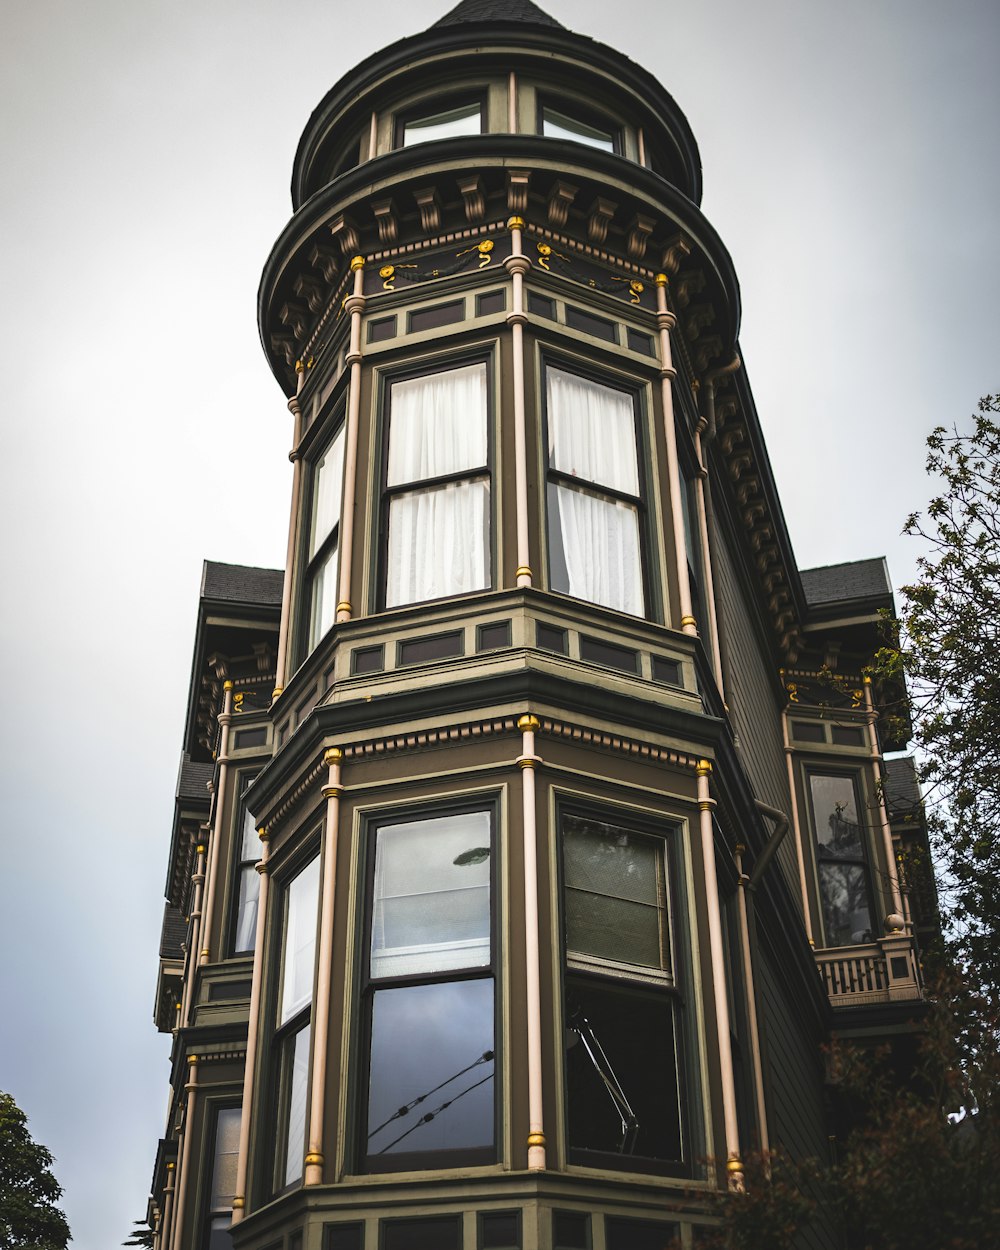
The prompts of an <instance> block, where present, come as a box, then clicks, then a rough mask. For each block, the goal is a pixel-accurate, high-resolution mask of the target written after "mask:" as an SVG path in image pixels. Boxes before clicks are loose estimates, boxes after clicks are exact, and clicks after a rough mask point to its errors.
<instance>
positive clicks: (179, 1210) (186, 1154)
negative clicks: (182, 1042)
mask: <svg viewBox="0 0 1000 1250" xmlns="http://www.w3.org/2000/svg"><path fill="white" fill-rule="evenodd" d="M184 1088H185V1089H186V1090H187V1106H186V1108H185V1110H184V1129H183V1132H182V1134H181V1142H180V1148H181V1157H180V1166H179V1167H178V1168H177V1177H176V1181H175V1184H176V1186H177V1198H176V1205H175V1206H174V1227H173V1234H172V1236H171V1238H170V1246H171V1250H185V1247H184V1246H183V1244H182V1242H181V1237H182V1236H183V1233H184V1205H185V1204H184V1199H185V1197H186V1195H187V1192H188V1190H189V1189H190V1188H191V1177H190V1176H189V1172H190V1164H191V1138H192V1137H193V1136H194V1131H193V1130H194V1108H195V1099H196V1097H197V1094H198V1056H197V1055H188V1079H187V1084H186V1085H185V1086H184Z"/></svg>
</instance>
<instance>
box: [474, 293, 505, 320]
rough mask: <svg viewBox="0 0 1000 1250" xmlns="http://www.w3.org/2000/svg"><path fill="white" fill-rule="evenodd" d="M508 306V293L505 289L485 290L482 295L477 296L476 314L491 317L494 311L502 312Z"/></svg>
mask: <svg viewBox="0 0 1000 1250" xmlns="http://www.w3.org/2000/svg"><path fill="white" fill-rule="evenodd" d="M506 307H507V293H506V292H505V291H484V292H483V294H482V295H477V296H476V316H477V317H489V316H491V315H492V314H493V313H500V312H503V310H504V309H505V308H506Z"/></svg>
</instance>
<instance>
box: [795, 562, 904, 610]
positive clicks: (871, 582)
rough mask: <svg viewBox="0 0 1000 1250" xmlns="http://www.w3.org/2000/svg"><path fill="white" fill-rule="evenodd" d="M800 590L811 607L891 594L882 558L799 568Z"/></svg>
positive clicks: (884, 596)
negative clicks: (815, 567)
mask: <svg viewBox="0 0 1000 1250" xmlns="http://www.w3.org/2000/svg"><path fill="white" fill-rule="evenodd" d="M800 576H801V578H802V589H803V590H804V591H805V595H806V603H808V605H809V606H810V607H811V608H815V607H820V606H822V605H823V604H827V603H840V602H843V601H844V600H850V599H873V598H886V597H887V596H889V595H891V594H892V585H891V584H890V582H889V570H888V569H887V568H886V565H885V558H884V557H883V556H878V557H876V559H874V560H854V561H852V562H851V563H850V564H827V565H825V566H824V567H823V568H821V569H802V570H801V573H800Z"/></svg>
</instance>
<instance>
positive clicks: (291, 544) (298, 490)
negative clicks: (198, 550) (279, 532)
mask: <svg viewBox="0 0 1000 1250" xmlns="http://www.w3.org/2000/svg"><path fill="white" fill-rule="evenodd" d="M296 368H297V369H298V377H299V390H301V389H302V381H303V379H304V378H305V368H304V366H303V365H302V362H301V361H299V362H298V365H297V366H296ZM288 411H289V412H290V413H291V414H292V417H293V418H294V423H293V426H292V450H291V451H290V452H289V453H288V459H289V460H290V461H291V462H292V505H291V516H290V517H289V518H288V545H287V547H286V549H285V578H284V581H283V582H282V585H281V624H280V625H279V626H278V659H277V663H276V664H275V672H274V693H273V695H272V698H275V699H276V698H277V697H278V695H279V694H281V692H282V690H283V689H284V688H285V683H286V681H287V680H288V673H287V668H288V631H289V628H290V624H291V609H292V566H293V565H294V563H295V553H296V551H297V550H298V535H299V514H300V511H301V507H302V499H301V494H302V457H301V456H300V455H299V443H300V442H301V440H302V407H301V405H300V404H299V397H298V395H297V394H295V395H293V396H292V398H291V399H290V400H289V401H288Z"/></svg>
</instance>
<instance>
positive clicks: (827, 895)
mask: <svg viewBox="0 0 1000 1250" xmlns="http://www.w3.org/2000/svg"><path fill="white" fill-rule="evenodd" d="M807 779H808V784H809V803H810V807H811V810H812V817H813V828H814V830H815V832H816V860H817V864H816V868H817V873H818V875H819V894H820V905H821V907H822V912H823V934H824V939H825V942H826V945H827V946H856V945H860V944H863V943H865V942H872V941H874V939H875V931H874V926H873V924H872V901H871V900H872V895H871V881H870V874H869V867H868V858H867V854H866V850H865V842H866V840H867V835H866V831H865V827H864V826H863V825H862V823H861V821H860V820H859V818H858V813H859V811H860V810H861V809H860V804H859V802H858V782H857V777H856V776H852V775H849V774H844V773H821V772H809V773H807Z"/></svg>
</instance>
